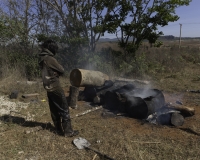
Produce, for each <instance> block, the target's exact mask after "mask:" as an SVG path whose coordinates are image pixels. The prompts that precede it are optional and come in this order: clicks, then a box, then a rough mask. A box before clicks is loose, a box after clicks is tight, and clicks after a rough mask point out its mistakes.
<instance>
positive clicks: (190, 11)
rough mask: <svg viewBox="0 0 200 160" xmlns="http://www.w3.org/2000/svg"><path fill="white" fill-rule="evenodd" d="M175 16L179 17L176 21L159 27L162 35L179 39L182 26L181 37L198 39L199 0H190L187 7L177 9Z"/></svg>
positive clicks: (199, 28)
mask: <svg viewBox="0 0 200 160" xmlns="http://www.w3.org/2000/svg"><path fill="white" fill-rule="evenodd" d="M176 14H177V15H178V16H179V17H180V18H179V20H178V21H176V22H174V23H170V24H169V25H168V26H165V27H163V28H161V27H159V30H162V31H163V33H164V35H173V36H175V37H179V35H180V24H182V29H181V35H182V37H200V0H192V2H190V5H189V6H182V7H180V8H177V10H176Z"/></svg>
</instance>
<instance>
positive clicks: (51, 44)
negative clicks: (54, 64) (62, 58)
mask: <svg viewBox="0 0 200 160" xmlns="http://www.w3.org/2000/svg"><path fill="white" fill-rule="evenodd" d="M41 47H42V50H45V49H48V50H49V51H50V52H52V53H53V54H54V55H55V54H56V52H57V51H58V45H57V44H56V42H55V41H53V40H51V39H48V40H46V41H44V42H43V43H42V44H41Z"/></svg>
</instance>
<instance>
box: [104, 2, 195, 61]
mask: <svg viewBox="0 0 200 160" xmlns="http://www.w3.org/2000/svg"><path fill="white" fill-rule="evenodd" d="M109 2H110V1H109ZM113 2H114V1H113ZM190 2H191V0H119V1H117V3H115V5H114V7H113V6H112V11H111V14H109V16H108V17H107V19H108V21H107V23H106V26H105V31H108V32H109V33H115V34H116V35H117V37H118V40H119V45H120V46H121V47H122V48H123V49H124V51H125V53H126V54H132V56H133V57H134V56H135V52H136V50H137V49H138V48H139V46H140V45H141V43H142V41H143V40H148V41H149V43H155V42H156V40H157V39H158V38H159V37H160V36H161V35H163V32H162V31H159V30H158V26H161V27H164V26H166V25H168V23H169V22H174V21H177V20H178V19H179V17H178V15H176V13H175V9H176V8H178V7H180V6H183V5H189V3H190ZM105 5H108V6H109V5H113V4H112V2H111V3H107V4H106V3H105ZM126 54H125V55H126Z"/></svg>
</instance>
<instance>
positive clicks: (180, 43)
mask: <svg viewBox="0 0 200 160" xmlns="http://www.w3.org/2000/svg"><path fill="white" fill-rule="evenodd" d="M179 25H180V37H179V49H180V48H181V28H182V24H179Z"/></svg>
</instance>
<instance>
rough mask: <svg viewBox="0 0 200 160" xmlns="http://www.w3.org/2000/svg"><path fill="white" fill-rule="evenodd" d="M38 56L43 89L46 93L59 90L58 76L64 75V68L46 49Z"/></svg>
mask: <svg viewBox="0 0 200 160" xmlns="http://www.w3.org/2000/svg"><path fill="white" fill-rule="evenodd" d="M39 56H40V57H39V65H40V67H41V72H42V80H43V86H44V88H45V89H46V90H47V91H48V92H52V91H55V90H56V89H59V88H61V85H60V81H59V76H60V75H62V74H63V73H64V68H63V67H62V66H61V65H60V64H59V63H58V61H57V60H56V59H55V58H54V57H53V56H54V54H53V53H51V52H50V51H49V50H48V49H44V50H43V51H42V52H41V53H40V54H39Z"/></svg>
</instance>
